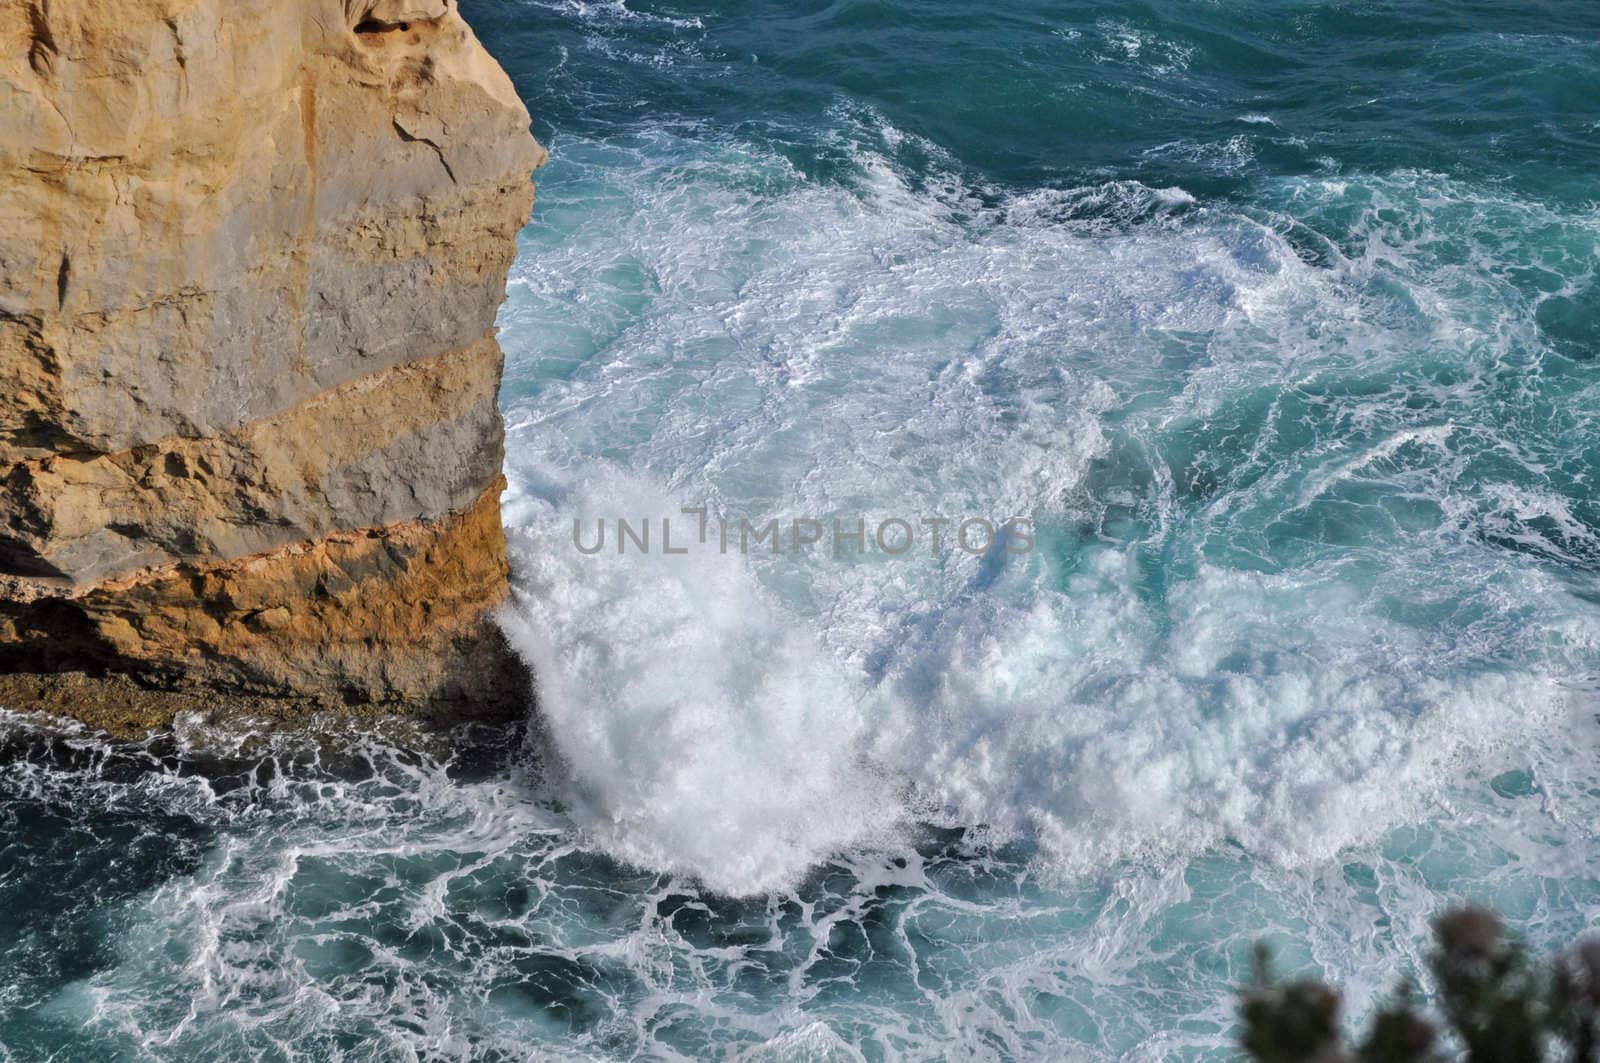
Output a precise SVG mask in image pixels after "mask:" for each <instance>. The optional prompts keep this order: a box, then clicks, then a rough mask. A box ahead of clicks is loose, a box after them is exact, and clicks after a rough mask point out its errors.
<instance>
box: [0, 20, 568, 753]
mask: <svg viewBox="0 0 1600 1063" xmlns="http://www.w3.org/2000/svg"><path fill="white" fill-rule="evenodd" d="M0 37H4V39H5V40H6V43H7V47H6V48H5V49H4V55H5V56H6V58H4V59H0V87H3V88H4V89H5V91H6V94H7V102H6V105H5V108H4V116H3V117H0V218H3V219H4V221H5V223H6V224H5V225H4V227H3V228H0V483H3V484H4V491H3V493H0V673H3V674H0V704H5V705H7V706H8V707H11V708H15V709H22V710H32V709H44V710H46V711H51V712H56V713H61V714H65V715H71V716H75V717H77V718H79V719H82V720H84V721H85V722H88V723H90V724H92V725H95V726H101V727H104V728H106V729H107V730H110V731H112V732H114V733H125V734H131V733H136V732H138V731H139V730H140V729H147V728H150V727H160V726H163V725H165V724H168V723H170V721H171V719H172V716H173V714H174V713H176V712H179V711H183V710H185V709H192V708H195V707H196V706H198V705H212V704H215V703H217V701H218V699H219V696H220V697H221V698H224V699H235V700H237V699H245V700H247V701H248V702H249V703H250V704H251V705H252V706H253V708H254V710H255V711H259V712H265V713H267V714H268V715H272V716H276V717H279V718H282V719H286V720H288V719H292V718H295V717H296V716H298V715H301V714H303V713H305V712H307V711H311V710H314V709H325V708H343V709H345V710H347V711H348V710H358V711H380V712H406V713H415V714H421V715H423V716H426V717H435V718H439V719H441V720H452V719H463V718H484V717H488V718H496V717H505V716H508V715H512V714H514V713H516V712H517V711H519V709H520V708H523V707H525V706H526V703H527V701H528V699H529V696H530V686H529V684H528V681H527V675H526V671H525V669H523V667H522V665H521V663H520V662H519V661H518V660H517V659H516V657H515V655H514V654H513V653H512V652H511V651H510V650H509V648H508V647H507V646H506V644H505V642H504V639H503V638H502V637H501V636H500V634H499V631H498V629H497V628H496V627H495V625H494V623H493V618H492V613H493V610H494V608H495V607H496V606H497V605H498V604H499V603H500V602H501V601H503V600H504V597H505V595H506V592H507V591H506V574H507V569H506V557H505V539H504V534H503V532H502V530H501V527H500V517H499V505H498V500H499V495H500V492H501V490H502V488H503V485H504V481H503V479H502V478H501V475H500V463H501V457H502V425H501V421H500V414H499V411H498V407H497V393H498V389H499V382H500V372H501V366H502V361H503V359H502V355H501V352H500V349H499V347H498V345H497V343H496V341H495V338H494V332H495V330H494V319H495V314H496V311H497V309H498V307H499V304H500V302H501V300H502V299H503V297H504V287H505V276H506V270H507V269H508V267H509V265H510V263H511V261H512V258H513V257H514V254H515V237H516V233H517V231H518V230H519V229H520V228H521V226H522V225H523V224H525V222H526V220H527V217H528V212H529V210H530V209H531V206H532V197H533V186H532V183H531V182H530V181H529V179H528V178H529V174H530V173H531V172H532V171H533V170H534V169H535V168H536V167H537V166H538V165H539V164H540V163H541V162H542V161H543V159H544V152H543V149H541V148H540V147H539V146H538V144H537V143H536V142H535V141H534V140H533V138H532V136H531V135H530V134H529V133H528V121H529V120H528V114H527V111H526V109H525V108H524V107H523V105H522V103H521V101H520V100H519V99H518V97H517V95H516V92H515V91H514V89H513V88H512V85H511V82H510V80H509V78H507V77H506V75H505V73H504V72H503V71H502V70H501V69H500V68H499V67H498V65H496V64H495V62H494V60H493V59H492V58H490V56H489V55H488V54H487V53H486V52H485V51H484V49H483V48H482V46H481V45H480V44H479V43H478V41H477V39H476V37H474V35H473V34H472V31H471V29H470V28H469V27H468V26H467V24H466V23H465V22H464V21H463V20H462V18H461V16H460V14H459V12H458V11H457V10H456V6H455V3H454V0H342V2H341V0H292V2H289V3H269V2H265V0H247V2H243V3H238V2H224V0H133V2H127V3H116V4H113V3H110V2H109V0H67V2H59V0H58V2H53V3H50V4H44V3H29V4H18V5H11V7H10V8H9V9H8V11H7V12H6V13H4V14H0Z"/></svg>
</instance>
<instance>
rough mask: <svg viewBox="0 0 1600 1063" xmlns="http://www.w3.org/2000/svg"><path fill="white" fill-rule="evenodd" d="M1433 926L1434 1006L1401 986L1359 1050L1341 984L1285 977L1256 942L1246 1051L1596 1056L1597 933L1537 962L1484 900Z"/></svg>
mask: <svg viewBox="0 0 1600 1063" xmlns="http://www.w3.org/2000/svg"><path fill="white" fill-rule="evenodd" d="M1433 929H1434V939H1435V943H1434V948H1433V951H1432V953H1431V954H1430V955H1429V957H1428V968H1429V970H1430V972H1431V973H1432V975H1433V982H1434V987H1435V991H1436V1000H1435V1008H1436V1011H1437V1014H1433V1013H1431V1012H1430V1009H1428V1008H1427V1007H1426V1006H1425V1005H1424V1004H1423V1003H1422V1002H1421V1001H1420V999H1419V997H1418V994H1417V988H1416V986H1415V985H1413V984H1411V983H1410V982H1405V983H1402V984H1401V986H1400V987H1399V988H1398V989H1397V990H1396V991H1395V992H1394V994H1393V995H1392V996H1391V997H1390V999H1389V1000H1388V1002H1387V1003H1385V1004H1384V1005H1383V1006H1382V1007H1381V1008H1379V1010H1378V1013H1377V1014H1376V1015H1374V1016H1373V1019H1372V1024H1371V1027H1370V1029H1368V1031H1367V1033H1366V1036H1365V1037H1364V1038H1363V1039H1362V1040H1361V1042H1360V1043H1359V1044H1357V1045H1355V1046H1354V1047H1352V1046H1350V1045H1348V1044H1347V1043H1346V1041H1345V1037H1344V1033H1343V1030H1342V1029H1341V1027H1340V1015H1339V1012H1340V999H1339V993H1338V991H1337V990H1335V989H1333V988H1332V987H1330V986H1328V985H1326V984H1324V983H1322V982H1320V981H1318V980H1316V979H1314V978H1300V979H1295V980H1292V981H1287V982H1284V981H1279V980H1278V979H1277V978H1276V977H1275V976H1274V975H1273V972H1272V962H1271V957H1270V956H1269V955H1268V953H1267V950H1266V948H1265V946H1258V947H1257V949H1256V956H1255V972H1254V976H1253V978H1252V979H1251V982H1250V984H1249V985H1247V986H1246V987H1244V989H1243V991H1242V994H1241V996H1242V999H1241V1001H1240V1004H1239V1018H1240V1021H1241V1023H1242V1024H1243V1032H1242V1034H1241V1038H1240V1040H1241V1044H1242V1045H1243V1047H1244V1050H1245V1052H1246V1053H1248V1054H1249V1056H1250V1058H1251V1059H1253V1060H1256V1061H1258V1063H1443V1061H1444V1060H1446V1059H1452V1058H1457V1057H1459V1058H1462V1059H1465V1060H1467V1061H1468V1063H1541V1061H1549V1063H1564V1061H1570V1063H1600V939H1591V940H1588V941H1582V942H1579V943H1578V944H1576V945H1574V946H1573V947H1572V948H1570V949H1568V950H1567V951H1565V952H1563V953H1560V954H1559V955H1557V956H1555V957H1554V958H1552V959H1551V960H1549V961H1548V962H1547V963H1542V964H1541V963H1538V962H1536V961H1534V960H1533V959H1531V958H1530V957H1529V955H1528V952H1527V950H1526V949H1525V948H1524V947H1523V945H1522V943H1521V942H1519V941H1518V940H1516V938H1514V937H1513V936H1512V935H1510V934H1509V933H1507V931H1506V928H1505V924H1504V923H1502V922H1501V921H1500V917H1499V916H1497V915H1495V914H1494V913H1493V912H1491V911H1488V910H1487V909H1484V908H1459V909H1456V910H1454V911H1451V912H1447V913H1446V914H1445V915H1443V916H1441V917H1440V918H1439V919H1438V920H1436V921H1435V922H1434V925H1433Z"/></svg>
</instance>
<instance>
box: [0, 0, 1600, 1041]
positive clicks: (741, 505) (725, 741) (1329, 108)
mask: <svg viewBox="0 0 1600 1063" xmlns="http://www.w3.org/2000/svg"><path fill="white" fill-rule="evenodd" d="M462 8H463V10H464V12H465V13H466V15H467V16H468V18H469V19H470V20H471V21H472V22H473V23H474V25H475V26H476V27H477V28H478V30H479V33H480V36H481V37H482V38H483V39H484V41H485V43H486V44H487V45H488V46H489V48H490V49H491V50H492V51H493V52H494V53H495V54H496V55H497V57H499V58H500V60H501V61H502V63H503V64H504V65H505V66H506V67H507V69H508V70H509V71H510V72H511V74H512V77H513V79H514V80H515V82H516V84H517V86H518V89H519V90H520V91H521V93H522V94H523V96H524V98H525V99H526V100H527V102H528V105H529V109H530V111H531V112H532V114H533V116H534V128H535V132H536V133H537V134H538V135H539V136H540V138H541V140H543V141H544V142H545V143H546V145H547V146H548V147H549V148H550V150H551V162H550V164H549V165H548V166H547V167H546V168H545V169H544V170H543V171H541V173H540V174H539V175H538V183H539V203H538V206H537V208H536V211H535V217H534V221H533V223H532V224H531V225H530V226H529V227H528V229H527V230H526V231H525V232H524V233H523V235H522V238H521V255H520V257H519V260H518V263H517V265H516V266H515V268H514V270H513V273H512V277H511V281H510V285H509V298H508V303H507V306H506V309H505V311H504V313H503V315H502V321H501V324H502V336H501V339H502V344H503V346H504V347H505V348H506V352H507V357H508V366H507V373H506V381H505V388H504V395H503V407H504V409H505V413H506V418H507V423H508V428H509V438H508V456H507V472H508V476H509V477H510V479H511V481H512V490H511V491H510V492H509V493H508V495H507V498H506V502H505V515H506V520H507V524H508V527H509V528H510V529H511V538H512V549H513V557H514V568H515V572H514V584H515V587H516V592H517V597H516V602H515V604H514V607H513V608H512V609H510V610H509V611H508V613H507V615H506V617H505V622H506V625H507V628H508V630H509V631H510V632H511V633H512V635H513V637H514V639H516V640H517V642H518V644H519V645H520V646H521V647H523V649H524V650H525V651H526V653H527V654H528V655H529V657H530V660H532V661H533V663H534V664H535V666H536V668H537V669H538V670H539V674H540V690H539V698H540V712H539V721H540V726H539V729H538V733H537V735H536V737H534V738H532V739H530V740H529V743H528V745H527V747H526V748H522V747H517V748H512V749H509V750H507V749H505V748H503V744H502V745H500V746H497V745H496V744H495V743H494V742H490V749H489V751H488V752H481V751H480V752H476V753H473V754H471V755H466V754H463V755H460V756H458V757H456V758H455V759H454V760H453V761H448V762H447V760H446V759H445V758H443V757H442V755H436V756H431V757H430V756H426V755H422V754H418V753H415V752H406V751H405V747H406V743H404V742H396V741H394V740H392V739H385V738H383V737H380V736H377V735H365V736H360V735H351V734H349V733H334V734H331V735H328V736H323V737H321V738H316V737H305V738H296V739H291V738H284V737H278V738H265V737H261V736H249V735H219V734H211V733H201V732H198V731H193V730H186V731H185V732H184V733H182V734H181V735H180V736H179V737H178V738H177V739H176V740H174V741H161V742H153V743H151V744H150V745H149V746H148V747H144V748H137V749H132V748H127V747H113V746H110V745H108V744H106V743H103V742H101V741H99V740H97V739H93V738H90V737H86V736H70V735H69V736H66V737H62V736H59V735H57V736H55V737H52V735H51V732H50V731H49V730H48V729H41V727H40V725H38V724H37V723H31V722H27V721H21V720H17V719H10V718H8V719H7V720H5V721H3V722H0V729H3V732H4V735H3V737H4V747H3V748H4V752H5V758H4V761H3V764H4V766H3V768H0V822H3V823H4V824H5V834H4V842H3V845H4V848H3V849H0V901H3V904H4V907H5V910H6V911H7V912H8V913H12V914H11V917H10V918H9V919H8V920H6V921H5V923H4V925H3V926H0V971H3V977H0V983H3V988H0V1058H16V1059H35V1058H48V1057H50V1056H51V1055H52V1053H54V1054H55V1058H62V1059H79V1058H128V1059H133V1058H161V1059H213V1058H259V1059H288V1058H312V1059H324V1058H352V1059H369V1058H370V1059H405V1058H423V1059H434V1058H452V1059H453V1058H474V1059H520V1058H526V1057H528V1056H529V1055H532V1056H534V1057H537V1058H544V1057H579V1058H595V1057H598V1058H652V1059H654V1058H701V1057H711V1058H739V1059H762V1060H779V1059H781V1060H799V1059H806V1060H810V1059H840V1060H844V1059H857V1058H866V1059H885V1058H914V1059H939V1058H952V1057H954V1058H984V1059H1014V1058H1051V1059H1121V1058H1126V1059H1152V1060H1153V1059H1170V1058H1175V1059H1209V1058H1229V1057H1230V1051H1231V1050H1230V1047H1229V1046H1230V1045H1231V1036H1232V1023H1233V997H1232V993H1233V989H1234V986H1235V985H1236V984H1237V982H1238V980H1239V979H1240V978H1241V977H1242V975H1243V973H1244V971H1245V970H1246V966H1247V962H1248V957H1249V951H1250V946H1251V944H1252V943H1253V942H1254V941H1257V940H1263V939H1264V940H1267V941H1268V942H1269V943H1271V944H1272V945H1273V946H1274V947H1275V949H1276V950H1277V952H1278V955H1279V957H1280V961H1281V964H1282V966H1284V967H1285V968H1288V969H1295V970H1308V971H1316V972H1320V973H1322V974H1324V975H1326V976H1327V977H1329V978H1332V979H1335V980H1337V981H1339V982H1340V983H1342V984H1344V985H1346V986H1347V987H1348V994H1347V995H1348V999H1349V1003H1350V1008H1351V1011H1352V1013H1353V1015H1354V1016H1355V1017H1359V1016H1360V1015H1362V1014H1363V1013H1365V1012H1366V1011H1368V1010H1369V1009H1370V1008H1371V1007H1372V1006H1373V1005H1374V1003H1375V1002H1376V1000H1377V999H1378V998H1379V996H1380V995H1381V994H1382V993H1383V992H1384V991H1385V990H1386V989H1387V988H1388V987H1389V986H1390V985H1391V984H1392V983H1393V982H1394V980H1395V979H1396V978H1398V977H1399V976H1400V975H1402V974H1404V973H1414V972H1417V971H1418V969H1419V958H1420V956H1421V955H1422V952H1423V950H1424V949H1425V948H1426V941H1427V936H1428V921H1429V919H1430V918H1431V917H1432V916H1433V915H1434V914H1436V913H1437V912H1438V911H1439V909H1440V908H1441V907H1443V906H1445V905H1447V904H1450V903H1452V902H1455V901H1459V900H1462V899H1469V898H1470V899H1475V900H1481V901H1485V902H1488V903H1491V904H1494V905H1496V906H1497V907H1499V908H1501V909H1502V910H1503V911H1504V912H1506V913H1507V915H1508V917H1509V918H1510V919H1511V921H1512V922H1513V924H1514V925H1515V926H1516V927H1517V928H1518V930H1519V931H1520V932H1522V933H1523V934H1525V935H1526V936H1527V937H1529V938H1530V939H1531V940H1532V942H1533V943H1534V944H1535V945H1536V946H1538V947H1541V948H1544V947H1550V946H1553V945H1555V944H1558V943H1563V942H1565V941H1567V940H1569V939H1570V938H1571V937H1572V936H1573V935H1574V934H1576V933H1578V932H1579V931H1581V930H1583V929H1584V928H1592V927H1595V926H1597V925H1600V839H1597V837H1596V830H1595V826H1594V825H1595V824H1596V823H1600V578H1597V577H1600V494H1597V490H1596V488H1597V481H1600V426H1597V423H1596V419H1595V414H1596V411H1597V409H1600V276H1597V273H1600V176H1597V175H1600V7H1597V6H1596V5H1593V4H1589V3H1585V2H1579V0H1572V2H1566V3H1522V4H1518V5H1506V4H1501V3H1488V2H1483V3H1420V2H1415V0H1408V2H1399V0H1395V2H1388V3H1375V2H1319V0H1271V2H1268V0H1255V2H1247V0H1209V2H1201V3H1195V2H1177V0H1172V2H1164V3H1137V4H1135V3H1112V2H1101V3H1081V4H1080V3H1062V2H1044V0H1031V2H1022V0H1015V2H1005V3H998V4H993V5H988V6H974V5H971V4H961V5H957V4H954V3H945V2H943V0H893V2H890V0H879V2H866V0H836V2H831V3H823V2H816V3H786V4H778V3H766V2H753V3H749V2H747V3H742V4H735V3H731V2H722V3H711V2H702V3H694V2H689V0H682V2H671V3H661V2H655V0H629V2H628V3H626V4H624V3H621V2H609V3H607V2H582V0H548V2H546V0H462ZM686 506H687V507H701V506H704V507H706V508H707V509H708V513H709V516H710V517H711V519H712V520H713V521H715V520H717V519H719V518H720V519H725V520H729V521H731V522H733V523H734V526H735V527H736V528H737V526H738V521H740V520H748V521H750V522H752V524H753V525H757V526H759V525H761V524H762V523H764V522H765V521H766V520H768V519H771V518H778V519H780V520H782V521H784V522H786V526H787V522H790V521H792V520H793V519H796V518H800V519H816V520H818V521H824V522H831V521H832V520H833V519H835V518H839V519H842V520H844V521H846V522H847V524H851V525H853V522H854V521H855V520H856V519H858V518H860V519H863V520H866V521H867V522H868V526H869V528H876V527H877V526H878V525H879V524H881V523H882V522H883V521H885V520H891V519H896V518H899V519H905V520H907V521H910V522H915V521H918V520H920V519H921V518H925V517H943V518H948V519H951V520H952V521H953V522H959V521H960V520H963V519H967V518H992V519H993V520H994V521H996V522H999V521H1001V520H1005V519H1009V518H1025V519H1026V520H1027V521H1028V522H1030V523H1029V525H1028V526H1029V527H1030V528H1031V529H1032V536H1031V538H1032V543H1033V549H1031V550H1028V551H1026V552H1013V551H1012V550H1011V549H1009V544H1008V542H1007V541H1005V540H1001V541H999V542H997V543H996V544H994V546H993V548H991V549H990V550H988V551H987V552H982V551H979V552H976V553H969V552H967V551H965V550H962V549H959V548H955V549H950V548H947V549H944V550H942V551H941V550H936V549H933V548H931V544H929V543H928V542H927V541H926V540H925V539H919V540H918V543H917V547H916V549H914V550H911V551H909V552H908V553H906V554H904V555H902V556H888V555H886V554H885V553H884V552H883V551H882V550H880V549H875V548H870V547H869V549H868V550H867V551H866V552H865V553H864V554H858V553H856V552H854V551H852V550H849V549H846V550H845V551H844V552H843V556H835V555H834V552H833V551H832V550H831V549H829V548H828V547H829V545H830V544H829V543H827V542H824V544H823V545H822V546H821V547H819V548H816V549H813V550H810V551H805V552H799V553H795V552H790V551H787V550H785V551H784V552H782V553H780V554H777V555H774V554H773V553H771V552H770V551H769V550H763V549H756V550H753V551H750V552H748V553H744V554H741V552H740V551H739V550H737V549H735V550H732V551H730V552H729V553H727V554H723V553H722V552H720V551H719V550H718V549H716V538H715V532H713V533H712V537H711V540H710V542H709V543H708V544H707V545H706V546H705V547H698V546H697V547H696V548H694V549H691V551H690V553H689V554H687V555H671V556H669V555H665V554H663V553H662V552H661V551H660V550H659V540H658V543H657V545H658V549H656V550H655V551H652V552H651V553H649V554H641V553H638V552H634V553H631V554H626V555H623V556H617V555H616V554H615V552H614V551H611V550H608V551H606V552H604V553H602V554H601V555H597V556H592V557H591V556H586V555H584V554H582V553H580V552H579V551H578V550H577V549H576V548H575V546H574V543H573V541H572V523H573V520H574V518H579V519H581V520H582V521H583V522H584V526H585V527H588V528H593V527H594V526H595V522H596V521H613V522H614V520H615V519H616V518H618V517H623V518H627V519H630V520H633V521H635V522H638V521H640V520H642V519H643V518H651V519H653V520H656V521H659V519H660V518H661V517H663V516H666V517H671V518H673V519H674V520H676V521H681V522H683V523H681V524H676V525H675V532H676V531H681V529H682V528H683V527H684V526H685V525H686V524H687V523H688V521H687V518H685V517H684V516H683V515H682V514H681V512H680V511H681V509H682V507H686ZM952 526H954V525H952ZM656 527H657V530H658V534H659V524H657V525H656ZM613 530H614V524H613ZM947 534H948V533H947ZM869 535H870V531H869ZM946 546H947V547H948V546H949V544H948V542H947V543H946ZM531 700H532V697H531V694H530V701H531ZM335 751H337V752H335Z"/></svg>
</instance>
